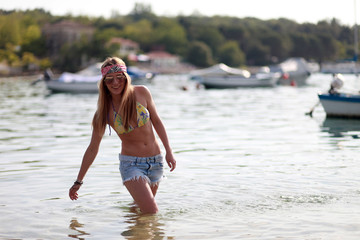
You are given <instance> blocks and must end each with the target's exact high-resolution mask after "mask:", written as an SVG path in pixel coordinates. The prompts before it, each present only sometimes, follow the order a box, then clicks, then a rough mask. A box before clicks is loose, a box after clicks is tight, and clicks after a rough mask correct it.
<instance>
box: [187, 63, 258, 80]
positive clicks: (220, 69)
mask: <svg viewBox="0 0 360 240" xmlns="http://www.w3.org/2000/svg"><path fill="white" fill-rule="evenodd" d="M191 75H193V76H202V77H205V76H226V75H237V76H242V77H245V78H249V77H250V75H251V74H250V72H249V71H247V70H243V69H239V68H232V67H229V66H227V65H225V64H224V63H219V64H216V65H214V66H212V67H209V68H204V69H200V70H195V71H192V72H191Z"/></svg>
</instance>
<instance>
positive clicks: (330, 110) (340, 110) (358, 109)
mask: <svg viewBox="0 0 360 240" xmlns="http://www.w3.org/2000/svg"><path fill="white" fill-rule="evenodd" d="M318 96H319V99H320V102H321V105H322V106H323V108H324V110H325V112H326V116H327V117H347V118H360V95H355V94H344V93H338V94H328V93H326V94H319V95H318Z"/></svg>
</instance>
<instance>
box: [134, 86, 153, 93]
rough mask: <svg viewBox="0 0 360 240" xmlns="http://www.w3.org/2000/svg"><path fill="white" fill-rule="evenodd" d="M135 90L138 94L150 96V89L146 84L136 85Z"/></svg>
mask: <svg viewBox="0 0 360 240" xmlns="http://www.w3.org/2000/svg"><path fill="white" fill-rule="evenodd" d="M134 91H135V94H136V95H143V96H149V95H151V94H150V90H149V89H148V88H147V87H146V86H144V85H136V86H134Z"/></svg>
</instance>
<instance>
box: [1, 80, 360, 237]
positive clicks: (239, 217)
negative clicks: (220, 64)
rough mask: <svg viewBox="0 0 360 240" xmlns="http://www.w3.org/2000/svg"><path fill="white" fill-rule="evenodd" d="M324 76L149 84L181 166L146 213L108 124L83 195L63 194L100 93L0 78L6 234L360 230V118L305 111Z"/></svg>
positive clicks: (359, 233)
mask: <svg viewBox="0 0 360 240" xmlns="http://www.w3.org/2000/svg"><path fill="white" fill-rule="evenodd" d="M345 77H346V78H347V80H348V81H349V82H352V83H354V84H358V82H360V80H359V79H358V80H356V79H355V78H354V77H352V76H345ZM329 82H330V76H329V75H321V74H315V75H313V76H312V77H311V78H310V79H309V85H308V86H306V87H298V88H294V87H281V86H279V87H276V88H259V89H230V90H203V89H201V90H195V87H194V86H193V84H191V83H188V82H187V81H186V78H185V77H184V76H159V77H157V78H156V79H155V80H154V82H153V83H152V84H148V87H149V89H150V90H151V92H152V94H153V97H154V99H155V102H156V104H157V108H158V112H159V114H160V115H161V117H162V119H163V121H164V124H165V126H166V128H167V131H168V135H169V138H170V141H171V145H172V148H173V150H174V152H175V156H176V159H177V161H178V167H177V169H176V170H175V171H174V172H173V173H169V171H168V168H166V171H167V172H166V176H167V179H166V180H165V181H164V182H163V183H162V184H161V185H160V188H159V191H158V195H157V197H156V198H157V202H158V205H159V208H160V212H159V214H157V215H155V216H140V215H139V214H137V213H136V212H134V211H133V205H132V199H131V197H130V196H129V194H128V192H127V191H126V189H125V188H124V186H122V183H121V179H120V174H119V171H118V160H117V154H118V153H119V152H120V141H119V140H118V139H117V137H116V136H115V135H114V134H112V136H109V135H108V131H107V132H106V134H105V136H104V139H103V141H102V144H101V147H100V151H99V154H98V157H97V159H96V160H95V162H94V164H93V166H92V167H91V168H90V170H89V172H88V173H87V176H86V178H85V180H84V182H85V183H84V185H83V186H82V188H81V190H80V192H79V193H80V198H79V200H78V201H74V202H72V201H71V200H69V198H68V196H67V193H68V189H69V187H70V186H71V184H72V182H73V181H74V179H75V178H76V175H77V172H78V169H79V165H80V162H81V158H82V155H83V153H84V151H85V149H86V147H87V145H88V143H89V138H90V134H91V126H90V122H91V119H92V115H93V112H94V110H95V108H96V101H97V96H96V95H86V94H85V95H70V94H52V95H50V94H48V92H47V91H46V89H45V87H44V85H42V84H37V85H36V86H30V81H29V80H24V79H17V78H12V79H2V80H0V116H1V117H0V187H1V197H0V221H1V225H0V239H359V238H360V205H359V201H360V174H359V172H360V165H359V154H358V152H359V147H360V121H359V120H341V119H326V118H325V114H324V112H323V109H322V107H321V106H318V107H317V108H316V109H315V111H314V113H313V118H310V117H309V116H307V115H305V113H306V112H308V111H309V110H310V109H311V108H312V107H313V106H314V105H315V104H316V102H317V97H316V93H317V92H319V91H322V90H327V89H328V86H329ZM184 84H189V90H188V91H182V90H180V88H181V86H183V85H184ZM357 87H359V85H357ZM359 89H360V88H359Z"/></svg>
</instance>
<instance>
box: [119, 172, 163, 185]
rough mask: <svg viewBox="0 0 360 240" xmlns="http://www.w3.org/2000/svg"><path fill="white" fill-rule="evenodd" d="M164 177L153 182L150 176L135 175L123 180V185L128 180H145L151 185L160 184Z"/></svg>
mask: <svg viewBox="0 0 360 240" xmlns="http://www.w3.org/2000/svg"><path fill="white" fill-rule="evenodd" d="M163 178H164V177H162V178H161V179H159V180H158V181H156V182H151V181H150V179H149V177H148V176H144V175H141V176H133V177H131V178H128V179H125V180H124V181H123V185H125V183H126V182H129V181H139V180H145V181H146V182H147V183H148V184H149V185H150V186H151V187H153V186H159V184H160V182H161V180H163Z"/></svg>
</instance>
